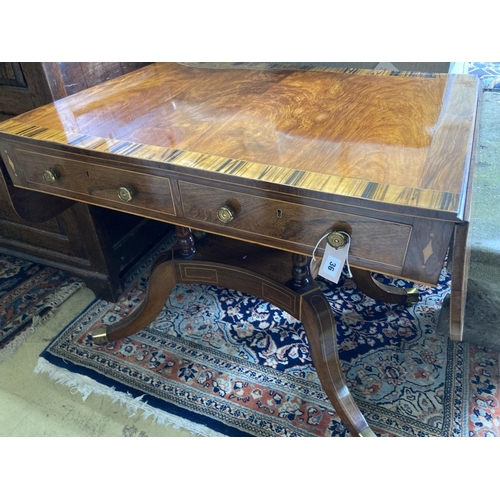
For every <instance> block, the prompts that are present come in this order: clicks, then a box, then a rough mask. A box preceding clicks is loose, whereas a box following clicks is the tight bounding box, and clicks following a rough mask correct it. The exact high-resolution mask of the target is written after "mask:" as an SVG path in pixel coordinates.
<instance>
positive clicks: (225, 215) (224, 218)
mask: <svg viewBox="0 0 500 500" xmlns="http://www.w3.org/2000/svg"><path fill="white" fill-rule="evenodd" d="M235 216H236V212H235V210H234V208H233V207H231V206H229V205H223V206H222V207H220V208H219V210H218V211H217V218H218V219H219V220H220V221H221V222H224V224H227V223H228V222H231V221H232V220H233V219H234V218H235Z"/></svg>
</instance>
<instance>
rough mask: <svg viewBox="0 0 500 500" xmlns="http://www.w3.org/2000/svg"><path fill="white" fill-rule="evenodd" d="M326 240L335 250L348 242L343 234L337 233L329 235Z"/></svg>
mask: <svg viewBox="0 0 500 500" xmlns="http://www.w3.org/2000/svg"><path fill="white" fill-rule="evenodd" d="M327 240H328V243H330V245H331V246H332V247H333V248H336V249H338V248H343V247H345V246H346V245H347V243H348V242H349V239H348V237H347V236H346V235H345V234H344V233H341V232H339V231H333V232H332V233H330V234H329V235H328V238H327Z"/></svg>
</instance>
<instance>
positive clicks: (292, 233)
mask: <svg viewBox="0 0 500 500" xmlns="http://www.w3.org/2000/svg"><path fill="white" fill-rule="evenodd" d="M179 190H180V194H181V200H182V210H183V214H184V217H185V218H186V219H191V220H192V221H193V226H196V222H203V223H208V224H210V225H212V226H213V231H214V232H219V233H223V234H227V235H231V236H234V237H238V238H241V239H247V240H249V241H251V240H254V239H255V235H257V236H261V237H262V242H263V243H265V244H271V245H272V246H275V247H277V248H285V249H290V248H293V249H295V250H297V251H299V250H302V251H303V252H305V253H309V254H312V251H313V249H314V247H315V245H316V243H317V242H318V240H319V239H320V238H321V237H322V236H323V235H324V234H325V232H327V231H328V230H329V229H331V228H332V226H333V225H334V224H335V223H336V222H339V221H345V222H348V223H349V224H350V225H351V227H352V245H351V253H350V255H351V257H350V258H352V259H353V260H354V261H357V263H358V264H359V265H362V264H364V263H366V264H368V263H378V264H380V265H378V266H377V265H376V266H374V267H375V268H380V269H385V270H388V271H389V270H392V271H394V272H398V271H400V270H401V269H402V267H403V264H404V260H405V256H406V252H407V248H408V242H409V239H410V235H411V231H412V228H411V226H410V225H407V224H401V223H393V222H388V221H382V220H379V219H375V218H369V217H363V216H359V215H353V214H348V213H343V212H336V211H332V210H325V209H320V208H316V207H311V206H307V205H303V204H298V203H290V202H285V201H280V200H277V199H272V198H269V197H261V196H255V195H250V194H246V193H245V194H242V193H236V192H234V191H230V190H225V189H218V188H212V187H208V186H201V185H199V184H194V183H190V182H184V181H180V182H179ZM221 209H222V210H221ZM224 220H225V222H224ZM289 244H292V246H290V245H289Z"/></svg>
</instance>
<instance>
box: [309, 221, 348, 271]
mask: <svg viewBox="0 0 500 500" xmlns="http://www.w3.org/2000/svg"><path fill="white" fill-rule="evenodd" d="M332 232H333V231H331V230H330V231H327V232H326V233H325V234H324V235H323V236H322V237H321V238H320V239H319V240H318V243H316V246H315V247H314V250H313V253H312V261H313V262H316V256H315V254H316V250H317V249H318V247H319V245H320V243H321V242H322V241H323V240H324V239H325V238H326V237H327V236H328V235H329V234H330V233H332ZM337 232H339V233H341V234H344V235H345V236H347V244H348V245H349V248H350V245H351V235H350V234H349V233H346V232H345V231H337ZM345 265H346V266H347V272H348V277H349V278H352V273H351V268H350V267H349V254H347V255H346V258H345Z"/></svg>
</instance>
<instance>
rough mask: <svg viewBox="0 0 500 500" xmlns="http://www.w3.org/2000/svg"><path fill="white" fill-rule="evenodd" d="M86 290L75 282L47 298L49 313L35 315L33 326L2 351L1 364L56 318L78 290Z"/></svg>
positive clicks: (46, 305) (79, 282)
mask: <svg viewBox="0 0 500 500" xmlns="http://www.w3.org/2000/svg"><path fill="white" fill-rule="evenodd" d="M83 288H86V285H85V283H84V282H83V281H75V282H73V283H70V284H69V285H66V286H64V287H61V289H60V290H57V291H56V292H54V293H53V294H52V295H51V296H49V297H48V298H47V301H46V304H45V305H44V309H45V308H47V307H48V308H50V310H49V311H48V312H46V313H45V314H44V315H43V316H40V315H39V314H35V315H34V316H33V318H31V325H30V326H29V327H27V328H26V330H24V332H22V333H20V334H19V335H17V336H16V337H15V338H14V339H13V340H12V341H11V342H9V343H8V344H7V345H6V346H5V347H3V348H1V349H0V363H3V362H4V361H7V360H8V359H9V358H11V357H12V356H13V355H14V353H15V352H16V351H17V350H18V349H19V347H21V345H22V344H23V343H24V342H25V341H26V340H27V339H28V338H29V337H30V336H31V335H33V333H35V331H36V329H37V328H38V327H39V326H40V325H43V324H44V323H45V322H46V321H48V320H49V319H50V318H52V317H53V316H54V314H55V313H56V310H57V308H58V307H59V306H60V305H61V304H62V303H63V302H65V301H66V300H67V299H69V298H70V297H71V296H72V295H73V294H75V293H76V292H77V291H78V290H81V289H83Z"/></svg>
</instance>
